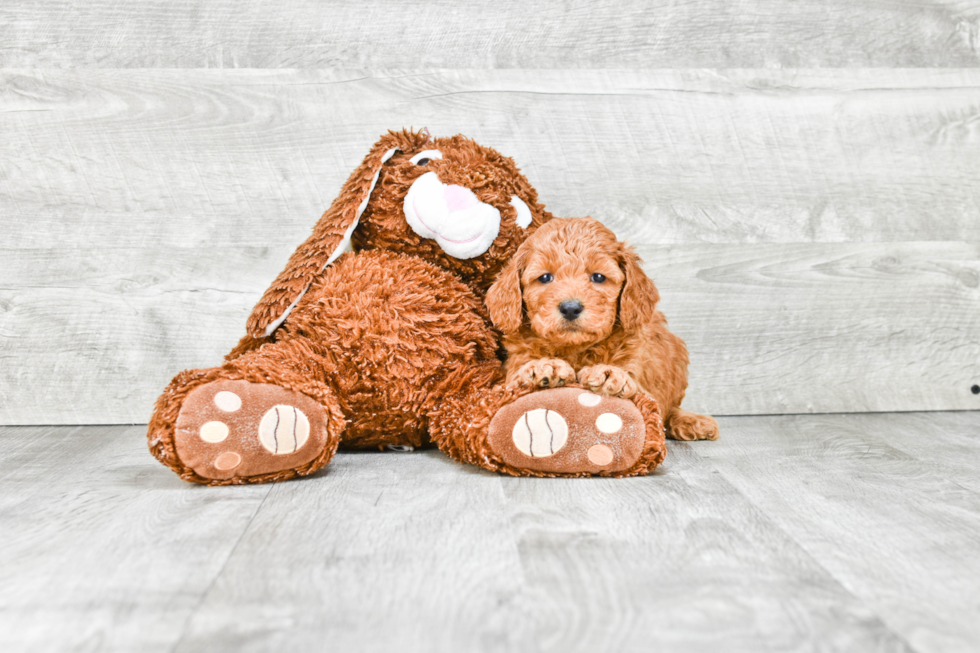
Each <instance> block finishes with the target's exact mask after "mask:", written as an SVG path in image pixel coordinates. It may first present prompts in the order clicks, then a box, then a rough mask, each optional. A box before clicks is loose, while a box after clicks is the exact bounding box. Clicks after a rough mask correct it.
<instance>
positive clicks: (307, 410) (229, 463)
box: [174, 381, 329, 480]
mask: <svg viewBox="0 0 980 653" xmlns="http://www.w3.org/2000/svg"><path fill="white" fill-rule="evenodd" d="M327 423H328V420H327V412H326V411H325V410H324V409H323V407H322V406H320V405H319V404H318V403H317V402H315V401H314V400H313V399H311V398H310V397H307V396H306V395H304V394H301V393H298V392H293V391H291V390H286V389H285V388H280V387H279V386H276V385H271V384H264V383H249V382H247V381H214V382H212V383H208V384H206V385H203V386H200V387H198V388H195V389H194V390H193V391H192V392H191V393H190V394H189V395H188V396H187V398H186V399H185V400H184V403H183V405H182V406H181V409H180V413H179V414H178V416H177V423H176V429H175V433H174V447H175V449H176V451H177V455H178V457H179V458H180V460H181V462H183V463H184V465H186V466H187V467H190V468H191V469H193V470H194V472H196V473H197V474H198V475H199V476H202V477H204V478H207V479H213V480H227V479H231V478H247V477H249V476H257V475H264V474H272V473H277V472H282V471H286V470H291V469H296V468H299V467H301V466H303V465H306V464H307V463H310V462H311V461H313V460H314V459H315V458H316V457H317V456H319V455H320V454H321V453H323V450H324V447H325V446H326V444H327V440H328V439H329V437H328V433H327Z"/></svg>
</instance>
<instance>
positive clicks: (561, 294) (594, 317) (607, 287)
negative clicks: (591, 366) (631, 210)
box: [521, 220, 626, 346]
mask: <svg viewBox="0 0 980 653" xmlns="http://www.w3.org/2000/svg"><path fill="white" fill-rule="evenodd" d="M572 226H573V227H574V228H568V229H558V230H552V231H550V232H548V233H546V234H542V236H543V237H542V238H539V239H536V240H535V242H534V246H533V247H530V248H529V250H530V251H529V252H528V256H527V259H526V260H525V261H524V265H523V270H522V271H521V294H522V295H523V298H524V310H525V315H526V316H527V320H528V322H529V324H530V327H531V330H532V331H533V332H534V333H535V335H537V336H538V337H540V338H545V339H547V340H549V341H551V342H555V343H559V344H563V345H569V346H576V345H586V344H591V343H596V342H600V341H602V340H605V339H606V338H608V337H609V336H610V334H612V332H613V329H614V327H615V325H616V319H617V310H618V306H619V296H620V292H621V291H622V288H623V283H624V282H625V280H626V275H625V274H624V273H623V271H622V270H621V269H620V256H619V243H618V242H617V241H616V238H615V236H614V235H613V234H612V232H610V231H609V230H608V229H605V228H604V227H602V226H601V225H600V224H599V223H598V222H595V221H592V220H588V221H586V220H581V221H575V222H574V223H573V224H572Z"/></svg>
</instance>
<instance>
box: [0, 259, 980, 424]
mask: <svg viewBox="0 0 980 653" xmlns="http://www.w3.org/2000/svg"><path fill="white" fill-rule="evenodd" d="M637 250H638V252H639V253H640V255H641V256H642V257H643V258H644V260H645V267H646V270H647V272H648V273H649V274H650V275H651V277H652V278H653V279H654V280H655V282H656V283H657V285H658V287H659V289H660V292H661V295H662V296H663V300H662V303H661V309H662V310H663V311H664V312H665V314H666V315H667V317H668V320H669V322H670V328H671V329H672V330H673V331H674V332H675V333H677V334H679V335H680V336H681V337H683V338H684V339H685V340H686V341H687V344H688V349H689V350H690V356H691V361H692V364H691V367H690V389H689V392H688V397H687V399H686V400H685V406H686V407H688V408H690V409H692V410H699V411H704V412H707V413H717V414H771V413H804V412H831V411H856V412H860V411H888V410H916V409H939V408H943V409H976V408H980V397H978V396H977V395H974V394H972V393H971V392H970V387H971V386H972V384H974V383H978V382H980V368H978V363H977V361H978V360H980V339H978V334H980V311H978V310H977V308H976V307H977V306H978V304H980V249H978V246H977V245H967V244H962V243H897V244H876V243H872V244H853V245H837V244H812V243H811V244H799V245H786V244H766V245H751V246H747V245H686V246H684V245H676V246H667V247H664V246H640V247H638V248H637ZM6 254H7V256H6V258H5V259H4V261H3V262H2V263H0V270H4V272H5V273H4V274H3V278H4V279H5V282H6V284H8V285H5V287H3V288H0V338H3V341H4V343H5V345H6V346H5V347H4V349H3V351H2V353H0V358H2V360H3V361H4V365H3V366H2V367H0V421H4V422H7V423H21V424H23V423H43V422H49V423H50V422H63V423H72V422H77V423H92V422H106V423H112V422H123V423H126V422H128V423H139V422H144V421H146V420H147V419H148V417H149V414H150V411H151V407H152V404H153V402H154V401H155V399H156V397H157V395H158V394H159V393H160V391H161V390H162V388H163V387H164V385H165V384H166V383H167V381H168V380H169V379H170V378H171V377H172V376H173V375H174V374H176V373H177V372H178V371H180V370H181V369H184V368H189V367H207V366H212V365H216V364H218V363H219V362H220V360H221V357H222V356H223V355H224V354H225V353H226V352H227V351H228V350H230V349H231V347H232V346H233V345H234V344H235V342H237V339H238V338H239V337H240V335H241V333H242V331H243V326H242V325H243V324H244V321H245V318H246V317H247V315H248V312H249V310H250V308H251V306H252V304H253V303H254V302H255V301H256V298H257V297H258V294H259V293H260V292H261V289H262V288H264V287H265V284H266V283H267V281H266V280H267V279H269V278H272V277H273V276H274V275H275V274H276V272H277V271H278V270H279V268H280V267H281V266H282V265H283V261H284V260H285V258H286V257H287V256H288V254H289V250H286V249H277V250H270V249H256V248H247V247H243V248H209V249H179V250H171V251H157V250H152V249H143V248H137V249H131V248H117V249H111V250H90V249H80V250H75V251H57V250H13V251H8V252H7V253H6ZM216 261H218V262H220V266H216V265H215V264H214V263H215V262H216ZM39 389H44V390H43V391H39Z"/></svg>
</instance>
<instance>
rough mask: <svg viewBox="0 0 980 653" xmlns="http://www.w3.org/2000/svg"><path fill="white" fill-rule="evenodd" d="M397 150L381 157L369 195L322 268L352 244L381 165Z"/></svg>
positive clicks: (393, 149)
mask: <svg viewBox="0 0 980 653" xmlns="http://www.w3.org/2000/svg"><path fill="white" fill-rule="evenodd" d="M397 151H398V148H397V147H393V148H391V149H390V150H388V151H387V152H385V153H384V156H382V157H381V164H380V165H379V166H378V169H377V170H375V171H374V177H373V178H372V179H371V185H370V186H368V192H367V195H365V196H364V199H363V200H362V201H361V203H360V204H358V205H357V213H355V214H354V220H353V221H352V222H351V223H350V226H349V227H347V231H345V232H344V237H343V239H342V240H341V241H340V244H339V245H338V246H337V249H335V250H334V251H333V254H331V255H330V258H328V259H327V262H326V263H324V264H323V267H322V268H320V269H321V270H325V269H326V268H327V266H328V265H330V264H331V263H333V262H334V261H336V260H337V259H338V258H340V255H341V254H343V253H344V250H345V249H347V245H348V244H350V237H351V236H352V235H354V230H355V229H357V223H358V222H360V220H361V214H362V213H364V209H366V208H367V205H368V200H370V199H371V193H373V192H374V186H375V185H376V184H377V183H378V177H380V176H381V166H383V165H384V164H385V163H387V161H388V159H390V158H391V157H393V156H394V155H395V152H397Z"/></svg>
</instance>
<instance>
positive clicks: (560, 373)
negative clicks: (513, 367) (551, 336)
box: [514, 358, 575, 388]
mask: <svg viewBox="0 0 980 653" xmlns="http://www.w3.org/2000/svg"><path fill="white" fill-rule="evenodd" d="M514 380H515V381H516V382H517V383H519V384H523V385H530V386H535V387H538V388H560V387H562V386H564V385H565V384H567V383H574V382H575V370H574V369H573V368H572V366H571V365H569V364H568V363H566V362H565V361H563V360H561V359H560V358H539V359H537V360H533V361H530V362H528V363H525V364H524V365H522V366H521V367H520V369H519V370H517V373H516V374H515V375H514Z"/></svg>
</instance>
